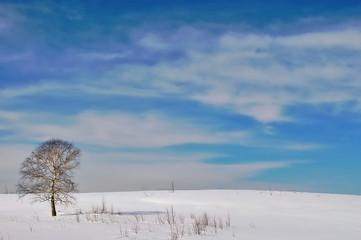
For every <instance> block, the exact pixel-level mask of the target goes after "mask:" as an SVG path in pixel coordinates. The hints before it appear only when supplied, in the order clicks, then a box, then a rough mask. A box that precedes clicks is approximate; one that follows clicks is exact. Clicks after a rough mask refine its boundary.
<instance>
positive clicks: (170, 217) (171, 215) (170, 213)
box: [165, 206, 176, 224]
mask: <svg viewBox="0 0 361 240" xmlns="http://www.w3.org/2000/svg"><path fill="white" fill-rule="evenodd" d="M165 216H166V220H167V222H168V224H174V223H175V222H176V213H175V211H174V207H173V206H170V208H167V209H166V215H165Z"/></svg>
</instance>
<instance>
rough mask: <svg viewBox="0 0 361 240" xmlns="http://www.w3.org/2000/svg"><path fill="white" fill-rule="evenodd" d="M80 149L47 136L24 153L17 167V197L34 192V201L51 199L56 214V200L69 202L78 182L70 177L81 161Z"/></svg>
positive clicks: (72, 198)
mask: <svg viewBox="0 0 361 240" xmlns="http://www.w3.org/2000/svg"><path fill="white" fill-rule="evenodd" d="M79 159H80V150H79V149H78V148H76V147H74V145H73V144H71V143H69V142H67V141H63V140H60V139H50V140H48V141H46V142H44V143H42V144H41V145H39V146H38V147H36V148H35V150H34V151H33V152H32V153H31V154H30V156H29V157H27V158H26V159H25V160H24V161H23V162H22V163H21V168H20V174H21V178H20V180H19V183H18V185H17V191H18V193H19V197H20V198H22V197H24V196H26V195H28V194H33V195H35V197H34V201H40V202H44V201H50V203H51V214H52V216H56V210H55V203H56V202H58V203H62V204H71V203H74V201H75V197H74V196H71V195H70V193H71V192H76V191H77V185H76V184H75V183H74V182H73V181H72V180H71V178H72V177H73V174H74V170H75V169H77V168H78V167H79V165H80V160H79Z"/></svg>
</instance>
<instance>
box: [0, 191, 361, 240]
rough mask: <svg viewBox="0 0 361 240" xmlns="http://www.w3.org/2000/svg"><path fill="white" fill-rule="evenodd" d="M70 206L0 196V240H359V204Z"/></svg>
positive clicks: (133, 202)
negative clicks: (54, 208)
mask: <svg viewBox="0 0 361 240" xmlns="http://www.w3.org/2000/svg"><path fill="white" fill-rule="evenodd" d="M76 196H77V198H78V203H77V205H76V206H69V207H64V206H57V210H58V216H57V217H51V216H50V214H51V213H50V207H49V204H48V203H35V204H31V199H30V198H24V199H22V200H19V201H18V200H17V195H13V194H2V195H1V194H0V203H1V204H0V240H19V239H24V240H25V239H26V240H31V239H34V240H35V239H37V240H38V239H52V240H57V239H59V240H60V239H61V240H64V239H84V240H90V239H96V240H100V239H138V240H143V239H205V240H206V239H221V240H222V239H242V240H263V239H267V240H272V239H275V240H276V239H277V240H304V239H308V240H310V239H317V240H341V239H342V240H343V239H344V240H360V239H361V196H350V195H332V194H317V193H299V192H278V191H274V192H270V191H244V190H204V191H176V192H175V193H170V192H168V191H145V192H119V193H80V194H76Z"/></svg>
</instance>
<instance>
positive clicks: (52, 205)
mask: <svg viewBox="0 0 361 240" xmlns="http://www.w3.org/2000/svg"><path fill="white" fill-rule="evenodd" d="M51 216H56V210H55V199H54V195H53V196H51Z"/></svg>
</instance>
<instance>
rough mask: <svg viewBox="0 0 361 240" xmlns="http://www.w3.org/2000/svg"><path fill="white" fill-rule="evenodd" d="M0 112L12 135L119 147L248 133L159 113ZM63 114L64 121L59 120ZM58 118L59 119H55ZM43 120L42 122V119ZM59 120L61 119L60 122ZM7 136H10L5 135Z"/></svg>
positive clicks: (241, 136) (240, 137)
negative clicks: (37, 113) (226, 130)
mask: <svg viewBox="0 0 361 240" xmlns="http://www.w3.org/2000/svg"><path fill="white" fill-rule="evenodd" d="M45 117H46V116H45V115H43V116H42V118H39V117H37V116H36V115H32V114H28V113H15V112H1V114H0V121H1V120H2V121H5V122H6V125H5V126H7V128H8V130H11V131H13V132H14V133H13V135H12V136H11V138H15V139H19V138H22V139H32V140H36V141H44V140H47V139H49V138H53V137H59V138H64V139H69V140H71V141H76V142H80V143H85V144H95V145H100V146H118V147H120V146H121V147H139V148H143V147H165V146H172V145H180V144H189V143H208V144H215V143H225V142H231V141H238V142H243V141H244V139H245V138H246V136H247V134H246V133H241V132H237V133H234V132H230V133H227V132H224V133H223V132H219V133H215V132H213V131H211V129H207V128H206V127H202V126H201V125H197V124H195V123H192V122H187V121H184V120H180V119H174V118H170V117H166V116H162V115H161V114H160V115H159V114H157V113H143V114H129V113H117V112H83V113H80V114H78V115H77V116H68V117H66V116H65V117H64V116H63V117H61V116H59V115H56V116H51V115H48V116H47V119H46V118H45ZM60 118H61V119H62V120H61V121H62V123H59V121H60ZM54 119H56V122H53V121H52V120H54ZM39 122H41V123H39ZM57 122H58V123H57ZM5 138H7V137H5Z"/></svg>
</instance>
